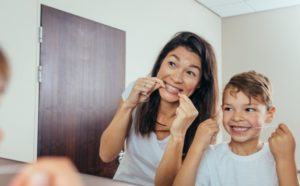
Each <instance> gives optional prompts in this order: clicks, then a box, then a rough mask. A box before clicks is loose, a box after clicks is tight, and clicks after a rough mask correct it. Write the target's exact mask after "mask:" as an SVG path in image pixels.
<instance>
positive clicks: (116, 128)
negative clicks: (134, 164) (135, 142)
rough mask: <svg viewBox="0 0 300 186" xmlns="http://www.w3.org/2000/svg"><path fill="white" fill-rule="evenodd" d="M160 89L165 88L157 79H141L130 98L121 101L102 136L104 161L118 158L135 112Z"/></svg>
mask: <svg viewBox="0 0 300 186" xmlns="http://www.w3.org/2000/svg"><path fill="white" fill-rule="evenodd" d="M160 87H164V84H163V82H162V81H161V80H160V79H158V78H155V77H146V78H139V79H138V80H136V81H135V83H134V85H133V87H132V88H131V90H130V94H129V96H128V97H126V98H124V99H126V100H125V101H121V103H120V105H119V107H118V110H117V113H116V114H115V116H114V118H113V120H112V121H111V122H110V124H109V125H108V127H107V128H106V129H105V131H104V132H103V134H102V136H101V139H100V148H99V156H100V158H101V159H102V161H104V162H110V161H112V160H114V159H115V158H116V157H117V156H118V154H119V152H120V151H121V150H122V148H123V146H124V142H125V139H126V137H127V135H128V131H129V129H130V126H131V120H132V112H133V110H134V109H135V107H136V106H137V105H138V104H140V103H142V102H145V101H146V100H147V99H148V98H149V96H150V95H151V93H152V92H153V91H155V90H157V89H158V88H160Z"/></svg>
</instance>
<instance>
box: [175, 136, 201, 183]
mask: <svg viewBox="0 0 300 186" xmlns="http://www.w3.org/2000/svg"><path fill="white" fill-rule="evenodd" d="M204 150H205V148H202V147H201V146H199V144H198V143H196V138H195V139H194V141H193V143H192V145H191V147H190V149H189V151H188V153H187V156H186V158H185V160H184V162H183V164H182V166H181V168H180V170H179V172H178V174H177V176H176V178H175V181H174V184H173V185H174V186H182V185H185V186H194V185H195V182H196V176H197V170H198V167H199V164H200V161H201V159H202V156H203V153H204Z"/></svg>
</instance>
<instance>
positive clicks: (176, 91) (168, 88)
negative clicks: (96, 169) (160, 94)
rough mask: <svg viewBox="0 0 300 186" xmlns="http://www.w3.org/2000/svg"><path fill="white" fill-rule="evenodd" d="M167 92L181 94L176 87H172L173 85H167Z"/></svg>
mask: <svg viewBox="0 0 300 186" xmlns="http://www.w3.org/2000/svg"><path fill="white" fill-rule="evenodd" d="M166 90H167V91H168V92H170V93H171V94H178V93H180V92H181V90H180V89H178V88H176V87H173V86H171V85H169V84H166Z"/></svg>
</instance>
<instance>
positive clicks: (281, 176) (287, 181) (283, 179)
mask: <svg viewBox="0 0 300 186" xmlns="http://www.w3.org/2000/svg"><path fill="white" fill-rule="evenodd" d="M276 171H277V176H278V181H279V185H280V186H298V185H299V183H298V178H297V168H296V162H295V159H294V158H292V159H291V160H289V161H288V160H287V161H277V162H276Z"/></svg>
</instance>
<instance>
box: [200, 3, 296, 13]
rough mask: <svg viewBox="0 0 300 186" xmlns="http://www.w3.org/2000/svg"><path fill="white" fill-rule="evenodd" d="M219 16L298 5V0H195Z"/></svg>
mask: <svg viewBox="0 0 300 186" xmlns="http://www.w3.org/2000/svg"><path fill="white" fill-rule="evenodd" d="M196 1H197V2H199V3H200V4H202V5H204V6H205V7H207V8H208V9H210V10H211V11H213V12H214V13H215V14H217V15H219V16H220V17H230V16H237V15H242V14H250V13H255V12H260V11H266V10H272V9H277V8H284V7H289V6H295V5H300V0H196Z"/></svg>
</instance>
